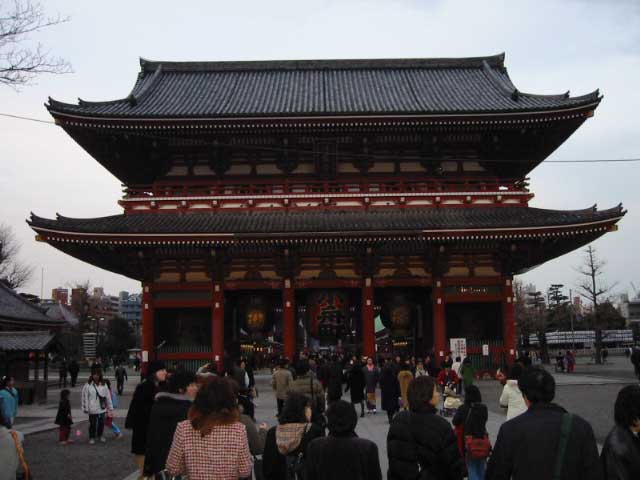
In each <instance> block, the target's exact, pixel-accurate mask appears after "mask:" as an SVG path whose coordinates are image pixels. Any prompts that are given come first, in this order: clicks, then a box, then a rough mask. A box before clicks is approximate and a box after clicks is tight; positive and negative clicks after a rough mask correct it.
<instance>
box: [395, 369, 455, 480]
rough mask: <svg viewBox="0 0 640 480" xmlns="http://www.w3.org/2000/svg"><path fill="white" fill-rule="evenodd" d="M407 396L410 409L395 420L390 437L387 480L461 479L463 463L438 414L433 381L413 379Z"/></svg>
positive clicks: (447, 424) (437, 398)
mask: <svg viewBox="0 0 640 480" xmlns="http://www.w3.org/2000/svg"><path fill="white" fill-rule="evenodd" d="M407 397H408V399H409V408H410V410H409V411H403V412H400V413H398V414H397V415H396V416H395V417H394V418H393V421H392V422H391V427H390V428H389V433H388V434H387V455H388V457H389V471H388V473H387V479H388V480H406V479H412V480H413V479H420V480H431V479H445V480H462V478H463V476H464V464H463V461H462V458H461V457H460V452H459V451H458V445H457V441H456V437H455V435H454V433H453V430H452V428H451V424H450V423H449V422H448V421H446V420H445V419H444V418H442V417H440V416H439V415H438V414H437V410H436V407H437V405H438V402H439V401H440V394H439V392H438V389H437V388H436V384H435V382H434V380H433V378H432V377H418V378H416V379H414V380H413V381H412V382H411V383H410V384H409V389H408V391H407Z"/></svg>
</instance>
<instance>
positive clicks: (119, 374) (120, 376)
mask: <svg viewBox="0 0 640 480" xmlns="http://www.w3.org/2000/svg"><path fill="white" fill-rule="evenodd" d="M115 377H116V382H117V385H118V395H122V391H123V390H124V382H126V381H127V380H128V379H129V377H128V376H127V369H126V368H124V366H122V365H118V368H116V371H115Z"/></svg>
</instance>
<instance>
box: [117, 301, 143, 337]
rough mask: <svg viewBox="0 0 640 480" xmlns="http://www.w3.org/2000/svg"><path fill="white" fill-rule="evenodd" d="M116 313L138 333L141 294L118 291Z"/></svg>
mask: <svg viewBox="0 0 640 480" xmlns="http://www.w3.org/2000/svg"><path fill="white" fill-rule="evenodd" d="M118 315H119V316H120V317H121V318H124V319H125V320H126V321H127V322H129V325H130V326H131V328H132V329H133V331H134V332H135V334H136V336H138V335H139V334H140V322H141V321H142V295H140V294H135V293H133V294H131V293H129V292H124V291H123V292H120V293H119V294H118Z"/></svg>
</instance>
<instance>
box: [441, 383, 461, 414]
mask: <svg viewBox="0 0 640 480" xmlns="http://www.w3.org/2000/svg"><path fill="white" fill-rule="evenodd" d="M461 405H462V400H460V395H459V394H458V393H457V392H456V384H455V383H448V384H447V385H445V386H444V388H443V389H442V409H441V410H440V415H442V416H443V417H453V416H454V415H455V413H456V412H457V411H458V408H460V406H461Z"/></svg>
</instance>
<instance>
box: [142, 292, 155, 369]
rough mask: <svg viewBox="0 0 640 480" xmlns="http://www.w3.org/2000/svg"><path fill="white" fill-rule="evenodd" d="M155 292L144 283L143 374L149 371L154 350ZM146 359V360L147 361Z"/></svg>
mask: <svg viewBox="0 0 640 480" xmlns="http://www.w3.org/2000/svg"><path fill="white" fill-rule="evenodd" d="M153 306H154V305H153V294H152V290H151V285H150V284H148V283H143V284H142V339H141V350H142V363H141V372H142V374H143V375H146V373H147V366H148V362H149V360H150V359H151V356H152V355H153V352H154V350H155V349H154V345H153V341H154V324H153ZM145 360H146V361H145Z"/></svg>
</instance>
